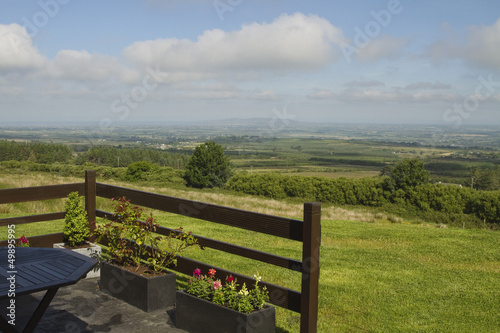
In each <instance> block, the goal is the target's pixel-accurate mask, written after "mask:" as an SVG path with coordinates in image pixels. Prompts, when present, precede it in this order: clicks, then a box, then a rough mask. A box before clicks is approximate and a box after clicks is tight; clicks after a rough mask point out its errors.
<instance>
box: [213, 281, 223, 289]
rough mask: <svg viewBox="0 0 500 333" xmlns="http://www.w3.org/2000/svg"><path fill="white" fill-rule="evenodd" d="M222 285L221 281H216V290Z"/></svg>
mask: <svg viewBox="0 0 500 333" xmlns="http://www.w3.org/2000/svg"><path fill="white" fill-rule="evenodd" d="M221 285H222V284H221V283H220V281H219V280H217V281H215V282H214V289H215V290H217V288H219V287H220V286H221Z"/></svg>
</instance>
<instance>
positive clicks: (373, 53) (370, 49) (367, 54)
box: [356, 36, 408, 61]
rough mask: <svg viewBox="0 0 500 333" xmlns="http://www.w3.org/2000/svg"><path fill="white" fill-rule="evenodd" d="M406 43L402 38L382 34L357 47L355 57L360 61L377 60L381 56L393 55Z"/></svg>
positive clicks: (381, 57)
mask: <svg viewBox="0 0 500 333" xmlns="http://www.w3.org/2000/svg"><path fill="white" fill-rule="evenodd" d="M407 43H408V41H407V40H405V39H403V38H395V37H390V36H383V37H380V38H377V39H374V40H372V41H370V42H369V43H367V44H366V45H365V46H363V47H361V48H359V53H358V55H357V57H356V58H357V59H359V60H360V61H378V60H380V59H383V58H387V57H393V56H395V55H397V54H398V53H399V52H400V51H401V49H402V48H403V47H404V46H406V45H407Z"/></svg>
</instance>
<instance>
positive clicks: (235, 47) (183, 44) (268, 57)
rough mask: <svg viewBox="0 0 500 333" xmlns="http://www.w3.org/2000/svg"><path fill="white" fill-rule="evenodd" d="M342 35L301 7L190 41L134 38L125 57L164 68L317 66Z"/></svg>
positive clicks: (332, 54) (282, 68) (327, 60)
mask: <svg viewBox="0 0 500 333" xmlns="http://www.w3.org/2000/svg"><path fill="white" fill-rule="evenodd" d="M342 39H343V35H342V32H341V30H340V29H338V28H336V27H334V26H333V25H332V24H330V22H328V21H327V20H326V19H323V18H320V17H318V16H316V15H309V16H306V15H304V14H301V13H296V14H293V15H281V16H280V17H278V18H276V19H275V20H274V21H273V22H271V23H252V24H247V25H244V26H242V28H241V29H240V30H237V31H233V32H225V31H222V30H219V29H213V30H207V31H205V32H204V33H203V34H202V35H200V36H199V37H198V39H197V40H196V41H191V40H188V39H177V38H166V39H157V40H150V41H140V42H135V43H134V44H132V45H130V46H129V47H127V48H126V49H125V50H124V55H125V57H126V58H127V59H129V60H131V61H133V62H136V63H139V64H142V65H150V66H156V65H159V66H160V67H161V68H162V70H164V71H169V72H205V73H220V72H229V71H232V72H233V74H234V71H236V72H247V71H250V72H252V71H274V72H276V71H288V70H301V69H302V70H304V69H305V70H309V69H316V68H321V67H322V66H325V65H327V64H329V63H330V62H332V61H333V60H335V59H336V58H337V57H338V56H339V54H338V53H337V51H334V48H333V47H332V44H333V43H339V42H340V41H341V40H342Z"/></svg>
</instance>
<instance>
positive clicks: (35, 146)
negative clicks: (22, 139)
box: [0, 140, 73, 164]
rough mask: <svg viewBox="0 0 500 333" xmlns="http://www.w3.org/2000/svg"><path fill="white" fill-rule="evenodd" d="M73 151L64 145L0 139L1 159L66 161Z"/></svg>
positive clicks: (43, 161)
mask: <svg viewBox="0 0 500 333" xmlns="http://www.w3.org/2000/svg"><path fill="white" fill-rule="evenodd" d="M72 154H73V151H72V150H71V148H69V147H68V146H65V145H59V144H51V143H43V142H26V143H19V142H14V141H4V140H0V162H1V161H30V162H34V163H43V164H50V163H68V162H69V161H70V160H71V158H72Z"/></svg>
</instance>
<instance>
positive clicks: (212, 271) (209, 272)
mask: <svg viewBox="0 0 500 333" xmlns="http://www.w3.org/2000/svg"><path fill="white" fill-rule="evenodd" d="M215 272H216V271H215V269H213V268H210V269H209V270H208V275H210V277H214V276H215Z"/></svg>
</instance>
